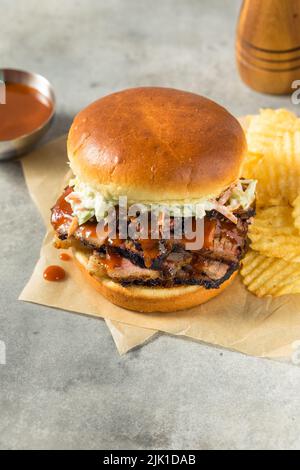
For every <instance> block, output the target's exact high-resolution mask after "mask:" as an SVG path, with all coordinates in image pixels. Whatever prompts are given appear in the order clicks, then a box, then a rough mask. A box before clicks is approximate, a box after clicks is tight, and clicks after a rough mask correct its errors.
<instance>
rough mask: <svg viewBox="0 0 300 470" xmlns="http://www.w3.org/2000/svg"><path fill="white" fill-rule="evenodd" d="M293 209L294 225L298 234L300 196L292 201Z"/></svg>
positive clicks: (299, 227)
mask: <svg viewBox="0 0 300 470" xmlns="http://www.w3.org/2000/svg"><path fill="white" fill-rule="evenodd" d="M293 208H294V209H293V219H294V225H295V227H296V228H297V229H298V231H299V233H300V196H298V197H296V199H295V200H294V202H293Z"/></svg>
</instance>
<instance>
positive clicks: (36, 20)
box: [0, 0, 292, 140]
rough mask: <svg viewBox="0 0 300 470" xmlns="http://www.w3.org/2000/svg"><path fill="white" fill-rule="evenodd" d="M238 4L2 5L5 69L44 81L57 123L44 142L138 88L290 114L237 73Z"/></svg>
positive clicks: (242, 109)
mask: <svg viewBox="0 0 300 470" xmlns="http://www.w3.org/2000/svg"><path fill="white" fill-rule="evenodd" d="M241 3H242V2H241V1H240V0H222V1H220V0H185V1H182V0H163V1H162V0H152V1H147V0H108V1H107V0H84V1H83V0H63V1H62V0H52V1H51V2H41V1H39V0H26V2H25V1H24V0H0V7H1V15H0V57H1V62H2V66H5V67H15V68H24V69H27V70H30V71H35V72H38V73H41V74H42V75H44V76H46V77H47V78H48V79H49V80H50V82H52V84H53V85H54V89H55V91H56V95H57V116H56V120H55V123H54V126H53V128H52V129H51V131H50V133H49V134H48V135H47V137H46V139H47V140H48V139H49V138H51V137H53V136H57V135H60V134H62V133H64V132H66V131H67V130H68V127H69V125H70V122H71V120H72V117H73V116H74V114H76V113H77V112H78V111H79V110H80V109H81V108H82V107H84V106H85V105H87V104H88V103H90V102H91V101H93V100H95V99H97V98H99V97H100V96H103V95H105V94H107V93H110V92H113V91H116V90H120V89H123V88H127V87H134V86H140V85H161V86H170V87H176V88H182V89H186V90H190V91H194V92H197V93H200V94H203V95H207V96H209V97H210V98H212V99H214V100H216V101H218V102H220V103H221V104H223V105H224V106H225V107H227V108H229V110H231V112H232V113H234V114H235V115H241V114H245V113H252V112H256V111H257V109H258V108H259V107H260V106H264V107H266V106H275V107H278V106H281V105H283V106H285V107H292V105H291V103H290V99H289V98H287V97H283V98H278V97H271V96H263V95H259V94H258V93H255V92H253V91H252V90H250V89H248V88H247V87H246V86H245V85H244V84H243V83H242V81H241V79H240V77H239V75H238V72H237V68H236V64H235V52H234V44H235V29H236V23H237V18H238V12H239V8H240V5H241Z"/></svg>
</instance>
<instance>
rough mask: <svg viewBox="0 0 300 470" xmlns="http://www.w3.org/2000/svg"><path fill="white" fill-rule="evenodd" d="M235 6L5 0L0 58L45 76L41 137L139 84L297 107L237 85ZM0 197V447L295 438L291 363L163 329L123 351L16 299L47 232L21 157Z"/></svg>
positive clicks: (81, 324) (97, 326)
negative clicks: (49, 103) (46, 103)
mask: <svg viewBox="0 0 300 470" xmlns="http://www.w3.org/2000/svg"><path fill="white" fill-rule="evenodd" d="M239 4H240V2H239V1H236V0H223V1H222V2H220V0H186V1H184V2H183V1H181V0H177V1H175V0H163V1H157V0H153V1H152V2H148V1H146V0H127V1H124V0H110V1H109V2H107V1H105V0H102V1H96V0H85V1H83V0H81V1H75V0H64V1H61V0H52V1H51V2H40V1H39V0H27V1H26V2H24V1H22V0H19V1H17V0H1V2H0V9H1V14H0V57H1V64H2V65H3V66H11V67H18V68H25V69H29V70H35V71H38V72H40V73H41V74H44V75H46V76H47V77H48V78H49V79H50V80H51V81H52V82H53V84H54V87H55V89H56V93H57V117H56V121H55V123H54V125H53V127H52V129H51V131H50V132H49V134H48V135H47V137H46V138H45V139H44V140H48V139H51V138H53V137H55V136H58V135H60V134H62V133H64V132H65V131H66V130H67V128H68V126H69V124H70V122H71V120H72V117H73V115H74V114H75V113H76V112H77V111H78V110H79V109H80V108H81V107H83V106H84V105H86V104H88V103H89V102H91V101H92V100H94V99H96V98H97V97H99V96H102V95H104V94H106V93H109V92H111V91H114V90H118V89H122V88H125V87H130V86H136V85H149V84H151V85H165V86H173V87H178V88H183V89H189V90H193V91H195V92H200V93H202V94H205V95H207V96H209V97H211V98H213V99H215V100H217V101H219V102H220V103H222V104H224V105H225V106H226V107H228V108H229V110H231V111H232V112H233V113H234V114H236V115H242V114H246V113H254V112H256V111H257V110H258V109H259V108H260V107H261V106H276V107H279V106H286V107H289V108H292V105H291V103H290V100H289V98H286V97H283V98H278V97H271V96H263V95H260V94H257V93H255V92H253V91H251V90H249V89H248V88H246V87H245V86H244V85H243V83H242V82H241V81H240V79H239V77H238V74H237V72H236V69H235V61H234V30H235V22H236V18H237V14H238V8H239ZM299 78H300V77H299ZM296 111H297V109H296ZM0 197H1V212H0V221H1V222H0V223H1V227H2V229H1V232H0V242H1V247H2V257H1V269H0V295H1V307H0V340H2V341H5V343H6V348H7V364H6V365H5V366H4V365H0V384H1V386H0V448H9V449H30V448H39V449H45V448H46V449H60V448H67V449H75V448H83V449H93V448H103V449H105V448H106V449H109V448H111V449H125V448H129V449H130V448H132V449H140V448H141V449H145V448H146V449H147V448H148V449H149V448H169V449H183V448H186V449H188V448H198V449H213V448H216V449H226V448H230V449H246V448H267V449H273V448H288V449H291V448H299V447H300V407H299V387H300V369H299V368H297V367H296V366H292V365H287V364H280V363H276V362H273V361H268V360H261V359H256V358H251V357H245V356H242V355H240V354H237V353H233V352H230V351H220V350H218V349H216V348H212V347H209V346H206V345H200V344H196V343H194V342H191V341H184V340H181V339H179V338H172V337H168V336H162V337H159V338H158V339H155V340H154V341H152V342H150V343H149V344H148V345H146V346H144V347H142V348H141V349H137V350H135V351H133V352H131V353H129V354H127V355H126V356H125V357H122V358H120V357H119V356H118V354H117V352H116V349H115V346H114V344H113V340H112V338H111V335H110V333H109V331H108V330H107V328H106V326H105V324H104V322H102V321H97V320H94V319H91V318H85V317H82V316H76V315H70V314H68V313H64V312H61V311H56V310H53V309H49V308H46V307H41V306H37V305H30V304H26V303H21V302H18V301H17V297H18V295H19V293H20V291H21V289H22V287H23V286H24V284H25V282H26V281H27V279H28V277H29V275H30V273H31V271H32V268H33V266H34V264H35V261H36V259H37V257H38V253H39V247H40V244H41V240H42V237H43V232H44V228H43V224H42V221H41V219H40V217H39V215H38V213H37V210H36V209H35V207H34V205H33V203H32V202H31V200H30V198H29V196H28V193H27V190H26V186H25V183H24V180H23V176H22V172H21V168H20V165H19V163H18V162H8V163H1V165H0Z"/></svg>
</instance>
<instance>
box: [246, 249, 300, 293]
mask: <svg viewBox="0 0 300 470" xmlns="http://www.w3.org/2000/svg"><path fill="white" fill-rule="evenodd" d="M241 275H242V277H243V281H244V284H245V285H246V286H247V288H248V289H249V290H250V292H252V293H253V294H255V295H257V296H258V297H263V296H265V295H272V296H276V297H277V296H280V295H285V294H299V293H300V263H291V262H287V261H285V260H283V259H280V258H269V257H266V256H264V255H261V254H260V253H258V252H256V251H253V250H250V251H249V252H248V253H247V254H246V256H245V258H244V259H243V261H242V269H241Z"/></svg>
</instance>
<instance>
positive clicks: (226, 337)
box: [20, 138, 300, 362]
mask: <svg viewBox="0 0 300 470" xmlns="http://www.w3.org/2000/svg"><path fill="white" fill-rule="evenodd" d="M22 165H23V169H24V175H25V178H26V182H27V185H28V188H29V191H30V194H31V196H32V198H33V199H34V201H35V203H36V205H37V207H38V208H39V210H40V212H41V214H42V217H43V219H44V221H45V223H46V225H47V229H48V230H47V233H46V236H45V239H44V242H43V244H42V248H41V253H40V258H39V260H38V262H37V264H36V266H35V268H34V271H33V274H32V276H31V278H30V280H29V282H28V283H27V285H26V286H25V288H24V290H23V292H22V293H21V295H20V300H25V301H30V302H35V303H39V304H43V305H48V306H52V307H56V308H61V309H64V310H67V311H71V312H76V313H82V314H86V315H91V316H95V317H102V318H105V319H106V322H107V325H108V327H109V328H110V331H111V333H112V335H113V338H114V340H115V342H116V345H117V348H118V350H119V352H120V353H124V352H126V351H128V350H129V349H131V348H132V347H135V346H137V345H138V344H141V343H143V342H145V341H147V340H149V338H151V337H152V336H153V335H154V334H155V333H156V332H157V331H163V332H167V333H169V334H173V335H179V336H186V337H189V338H193V339H195V340H199V341H203V342H206V343H210V344H214V345H218V346H221V347H225V348H229V349H232V350H237V351H240V352H242V353H245V354H251V355H256V356H261V357H277V358H279V357H280V358H290V357H294V358H296V359H297V354H298V350H297V348H298V347H299V344H300V343H299V342H298V340H300V295H297V296H283V297H278V298H276V299H271V298H265V299H258V298H256V297H255V296H253V295H252V294H250V293H249V292H248V291H247V290H246V289H245V287H244V286H243V285H242V283H241V280H240V279H239V278H238V277H237V278H236V280H235V281H234V283H233V284H232V285H231V286H230V287H229V288H227V289H226V290H225V291H224V292H223V293H222V294H221V295H220V296H219V297H216V298H215V299H213V300H211V301H209V302H208V303H206V304H204V305H201V306H199V307H196V308H193V309H189V310H185V311H181V312H174V313H167V314H161V313H154V314H149V313H147V314H141V313H135V312H131V311H129V310H126V309H123V308H120V307H117V306H115V305H113V304H111V303H110V302H108V301H107V300H106V299H104V298H103V297H102V296H101V295H100V294H99V293H98V292H96V291H95V290H94V289H93V288H92V287H91V286H90V285H88V284H87V283H86V282H85V280H84V279H83V276H82V274H81V272H80V271H79V270H78V269H74V266H73V262H72V261H71V262H61V261H60V260H59V252H58V250H56V249H55V248H54V247H53V245H52V238H53V233H52V229H51V228H50V224H49V209H50V207H51V206H52V205H53V203H54V201H55V199H56V197H57V196H58V195H59V193H60V192H61V189H62V187H63V180H64V176H65V174H66V172H67V165H66V151H65V138H61V139H59V140H57V141H54V142H52V143H50V144H47V145H46V146H44V147H43V148H40V149H38V150H36V151H35V152H33V153H32V154H30V155H28V156H27V157H25V158H24V159H23V160H22ZM49 264H61V265H62V266H63V267H64V269H65V270H66V271H67V278H66V279H65V280H64V281H62V282H60V283H51V282H47V281H45V280H44V279H43V271H44V269H45V267H46V266H48V265H49ZM296 359H295V362H296Z"/></svg>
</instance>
